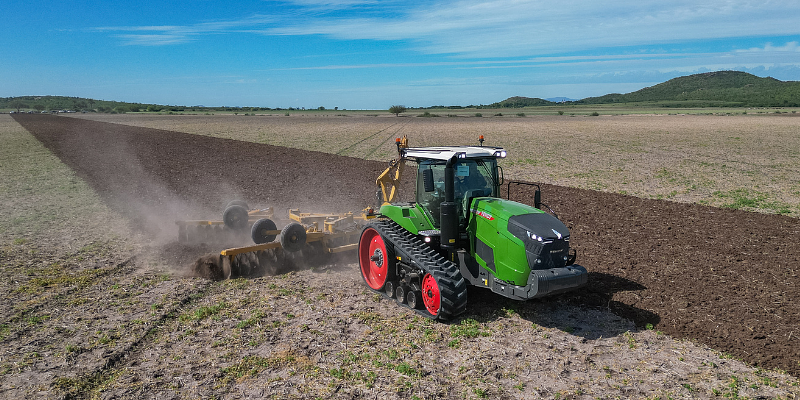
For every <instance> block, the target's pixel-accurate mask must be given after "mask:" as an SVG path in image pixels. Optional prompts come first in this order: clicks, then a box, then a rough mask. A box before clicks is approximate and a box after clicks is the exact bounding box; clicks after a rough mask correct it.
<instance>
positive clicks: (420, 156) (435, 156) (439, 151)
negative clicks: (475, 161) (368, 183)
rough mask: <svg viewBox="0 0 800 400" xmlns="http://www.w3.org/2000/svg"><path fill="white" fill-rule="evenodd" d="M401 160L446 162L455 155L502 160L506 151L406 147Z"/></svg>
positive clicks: (496, 149) (499, 148)
mask: <svg viewBox="0 0 800 400" xmlns="http://www.w3.org/2000/svg"><path fill="white" fill-rule="evenodd" d="M401 154H402V157H403V158H411V159H414V160H415V161H420V160H425V159H432V160H442V161H447V160H449V159H451V158H453V156H455V155H457V154H461V156H459V158H487V157H495V158H503V157H505V156H506V151H505V149H503V148H502V147H491V146H440V147H408V148H404V149H401Z"/></svg>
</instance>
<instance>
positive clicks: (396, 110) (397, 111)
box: [389, 105, 407, 117]
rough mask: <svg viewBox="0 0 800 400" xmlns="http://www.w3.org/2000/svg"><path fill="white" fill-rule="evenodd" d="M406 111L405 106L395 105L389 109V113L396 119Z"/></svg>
mask: <svg viewBox="0 0 800 400" xmlns="http://www.w3.org/2000/svg"><path fill="white" fill-rule="evenodd" d="M406 110H407V109H406V106H400V105H397V106H391V107H389V112H390V113H392V114H394V115H395V116H398V117H399V116H400V114H401V113H404V112H406Z"/></svg>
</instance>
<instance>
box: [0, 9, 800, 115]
mask: <svg viewBox="0 0 800 400" xmlns="http://www.w3.org/2000/svg"><path fill="white" fill-rule="evenodd" d="M3 14H4V16H3V18H2V20H3V21H2V22H0V40H2V47H0V96H2V97H8V96H21V95H64V96H78V97H90V98H95V99H105V100H118V101H130V102H141V103H160V104H173V105H206V106H222V105H228V106H261V107H306V108H316V107H319V106H323V107H326V108H334V107H339V108H340V109H341V108H346V109H385V108H388V107H389V106H390V105H393V104H403V105H406V106H410V107H426V106H431V105H470V104H475V105H477V104H489V103H492V102H495V101H501V100H503V99H506V98H508V97H511V96H527V97H541V98H551V97H559V96H564V97H570V98H576V99H578V98H584V97H589V96H599V95H603V94H607V93H627V92H632V91H635V90H638V89H641V88H643V87H646V86H651V85H653V84H656V83H660V82H663V81H666V80H668V79H671V78H674V77H677V76H682V75H689V74H692V73H698V72H706V71H716V70H728V69H733V70H739V71H746V72H750V73H753V74H755V75H758V76H772V77H774V78H777V79H780V80H800V1H794V0H792V1H786V0H782V1H771V0H762V1H749V0H729V1H725V0H691V1H684V0H675V1H669V2H665V1H650V0H638V1H629V0H617V1H571V0H564V1H558V2H556V1H526V0H517V1H479V0H456V1H416V0H403V1H393V0H387V1H369V0H340V1H335V0H295V1H264V0H242V1H236V2H221V1H202V0H200V1H183V2H180V3H178V2H169V1H164V0H160V1H149V0H139V1H135V2H130V1H113V2H111V1H107V0H104V1H80V2H70V1H64V2H58V3H50V2H46V3H44V4H41V3H36V4H33V3H31V4H28V3H24V2H23V3H16V4H9V3H6V4H4V5H3Z"/></svg>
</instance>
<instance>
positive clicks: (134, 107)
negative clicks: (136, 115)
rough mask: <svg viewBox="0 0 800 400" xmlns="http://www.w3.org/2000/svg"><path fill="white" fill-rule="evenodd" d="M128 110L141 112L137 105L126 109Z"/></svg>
mask: <svg viewBox="0 0 800 400" xmlns="http://www.w3.org/2000/svg"><path fill="white" fill-rule="evenodd" d="M128 109H130V110H131V112H139V110H141V107H139V106H137V105H132V106H130V107H128Z"/></svg>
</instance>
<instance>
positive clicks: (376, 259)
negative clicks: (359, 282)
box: [358, 228, 389, 290]
mask: <svg viewBox="0 0 800 400" xmlns="http://www.w3.org/2000/svg"><path fill="white" fill-rule="evenodd" d="M387 254H388V253H387V252H386V243H385V242H384V241H383V238H382V237H381V234H380V233H378V231H376V230H375V229H374V228H367V229H365V230H364V232H363V233H362V234H361V239H360V240H359V242H358V264H359V266H360V267H361V276H363V277H364V281H365V282H367V285H369V287H371V288H373V289H375V290H380V289H381V288H382V287H383V285H384V284H385V283H386V276H387V274H388V272H389V260H388V259H387Z"/></svg>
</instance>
